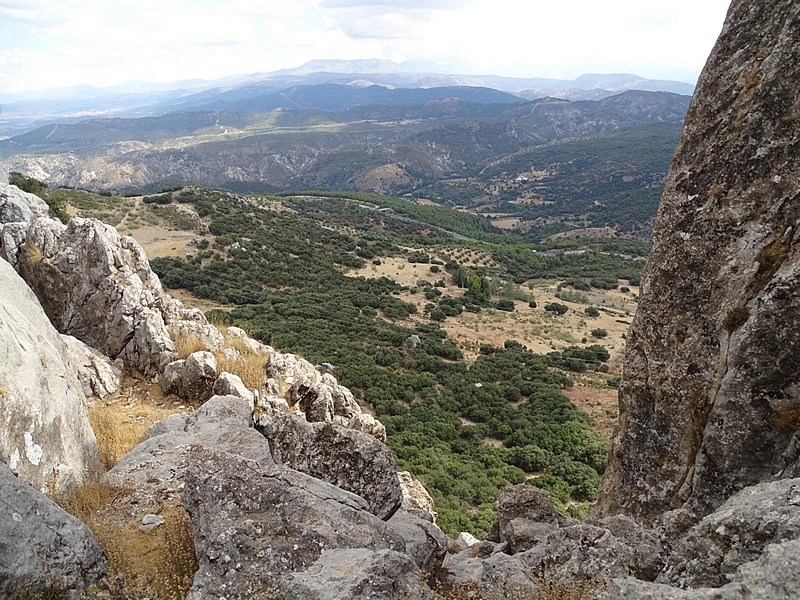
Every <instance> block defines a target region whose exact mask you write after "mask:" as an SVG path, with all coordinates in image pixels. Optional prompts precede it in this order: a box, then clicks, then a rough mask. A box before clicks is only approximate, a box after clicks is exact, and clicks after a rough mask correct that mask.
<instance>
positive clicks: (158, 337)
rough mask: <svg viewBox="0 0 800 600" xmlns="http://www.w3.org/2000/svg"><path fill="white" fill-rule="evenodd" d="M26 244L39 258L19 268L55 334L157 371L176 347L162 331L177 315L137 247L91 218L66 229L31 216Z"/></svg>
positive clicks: (140, 368)
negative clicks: (35, 251)
mask: <svg viewBox="0 0 800 600" xmlns="http://www.w3.org/2000/svg"><path fill="white" fill-rule="evenodd" d="M27 243H28V244H30V245H32V246H33V247H35V248H36V249H37V250H38V252H39V253H40V255H39V256H37V257H36V259H35V260H21V261H20V263H19V271H20V274H21V275H22V276H23V278H24V279H25V280H26V281H27V282H28V285H30V286H31V288H32V289H33V290H34V292H36V295H37V296H38V297H39V298H40V300H41V302H42V306H43V307H44V309H45V312H46V313H47V314H48V316H49V317H50V320H51V321H52V322H53V324H54V325H55V327H56V329H58V330H59V331H60V332H61V333H67V334H69V335H72V336H74V337H76V338H78V339H79V340H81V341H82V342H84V343H86V344H88V345H90V346H92V347H93V348H97V349H98V350H100V351H101V352H102V353H103V354H105V355H106V356H109V357H111V358H112V359H114V358H117V357H121V358H122V359H123V360H124V361H125V363H126V366H128V367H130V368H132V369H135V370H137V371H140V372H143V373H155V372H158V371H160V370H161V369H162V368H163V367H164V365H166V363H167V362H169V360H170V358H171V354H172V352H173V351H174V349H175V346H174V344H173V343H172V340H171V339H170V336H169V333H168V331H167V328H166V324H165V319H167V320H169V318H170V317H171V313H173V312H174V311H175V310H176V306H175V304H174V301H172V299H171V298H169V296H167V295H166V294H164V293H163V291H162V289H161V283H160V282H159V280H158V277H156V275H155V273H153V271H152V270H151V269H150V264H149V263H148V261H147V257H146V256H145V254H144V251H143V250H142V248H141V246H139V244H137V243H136V242H135V241H134V240H133V239H132V238H129V237H120V235H119V234H118V233H117V232H116V230H115V229H114V228H113V227H111V226H109V225H105V224H103V223H101V222H99V221H96V220H94V219H80V218H77V217H76V218H74V219H72V220H71V221H70V223H69V225H68V226H66V227H65V226H63V225H61V223H59V222H58V221H54V220H52V219H43V218H40V219H36V220H35V221H34V222H33V223H31V226H30V228H29V230H28V242H27Z"/></svg>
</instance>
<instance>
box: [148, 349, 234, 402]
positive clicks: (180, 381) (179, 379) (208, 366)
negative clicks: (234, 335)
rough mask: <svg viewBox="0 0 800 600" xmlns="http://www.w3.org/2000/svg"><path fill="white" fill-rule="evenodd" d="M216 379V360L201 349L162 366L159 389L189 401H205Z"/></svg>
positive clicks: (209, 395)
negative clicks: (162, 371)
mask: <svg viewBox="0 0 800 600" xmlns="http://www.w3.org/2000/svg"><path fill="white" fill-rule="evenodd" d="M216 379H217V360H216V359H215V358H214V355H213V354H211V353H210V352H206V351H204V350H201V351H199V352H192V353H191V354H190V355H189V356H187V357H186V358H185V359H182V360H176V361H173V362H171V363H169V364H168V365H167V366H166V367H164V373H163V376H162V377H161V389H162V390H163V391H164V393H165V394H176V395H177V396H178V397H179V398H182V399H184V400H188V401H190V402H205V401H206V400H208V399H209V398H210V397H211V395H212V389H213V386H214V382H215V381H216ZM240 381H241V380H240Z"/></svg>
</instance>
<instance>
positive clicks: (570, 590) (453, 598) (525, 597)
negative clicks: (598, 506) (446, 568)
mask: <svg viewBox="0 0 800 600" xmlns="http://www.w3.org/2000/svg"><path fill="white" fill-rule="evenodd" d="M423 583H425V584H426V585H429V586H430V587H431V588H432V589H433V591H434V592H435V594H436V598H438V599H439V600H483V596H482V595H481V593H480V588H479V586H478V584H477V583H476V582H472V583H468V584H459V585H448V584H446V583H442V582H439V581H434V582H430V575H429V574H427V573H426V574H424V575H423ZM538 585H539V587H538V589H537V591H536V592H534V593H532V594H531V593H530V592H529V591H522V590H513V589H512V590H508V589H506V590H505V592H506V593H507V594H508V595H507V596H506V599H507V600H593V599H594V598H596V597H597V595H598V594H599V592H600V591H601V588H602V583H599V582H598V583H595V584H593V583H592V582H589V581H586V580H584V579H573V580H571V581H569V582H567V583H565V584H562V583H556V582H554V581H553V580H552V579H550V578H548V577H547V576H542V575H540V576H539V582H538ZM408 600H411V598H408Z"/></svg>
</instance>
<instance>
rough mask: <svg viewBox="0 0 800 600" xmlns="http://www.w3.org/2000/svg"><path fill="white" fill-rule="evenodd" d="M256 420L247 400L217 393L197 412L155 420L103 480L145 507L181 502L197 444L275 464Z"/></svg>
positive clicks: (150, 507) (153, 507) (153, 508)
mask: <svg viewBox="0 0 800 600" xmlns="http://www.w3.org/2000/svg"><path fill="white" fill-rule="evenodd" d="M252 424H253V417H252V413H251V409H250V405H249V404H248V402H247V401H246V400H243V399H241V398H236V397H234V396H215V397H213V398H211V399H209V400H208V401H207V402H206V403H205V404H203V406H201V407H200V408H198V409H197V410H195V411H194V412H191V413H186V414H181V415H172V416H171V417H168V418H167V419H164V420H163V421H159V422H157V423H154V424H153V425H152V426H151V427H150V429H149V430H148V431H147V434H146V435H145V440H144V441H143V442H142V443H141V444H139V445H138V446H136V447H135V448H134V449H133V450H131V451H130V452H129V453H128V454H126V455H125V456H124V457H123V458H122V460H120V461H119V463H117V465H116V466H114V468H113V469H111V470H110V471H109V472H108V473H106V475H105V481H106V482H107V483H108V484H110V485H112V486H114V487H118V488H123V489H129V490H133V494H134V496H135V497H136V499H137V500H136V504H138V505H140V507H141V510H143V511H146V512H149V511H151V509H152V511H155V510H157V508H158V505H159V503H160V502H162V501H180V498H181V493H182V490H183V486H184V480H185V476H186V469H187V465H188V461H189V453H190V451H191V449H192V446H193V445H200V446H209V447H212V448H213V447H220V446H222V447H225V448H226V449H227V450H229V451H231V452H237V453H239V454H241V455H243V456H246V457H248V458H250V459H252V460H258V461H267V462H269V463H271V462H272V455H271V454H270V452H269V444H267V442H266V440H265V439H264V437H263V436H262V435H260V434H259V433H258V432H257V431H256V430H255V429H253V427H252ZM144 514H145V512H143V513H142V515H140V518H141V516H144Z"/></svg>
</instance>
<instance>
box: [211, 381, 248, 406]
mask: <svg viewBox="0 0 800 600" xmlns="http://www.w3.org/2000/svg"><path fill="white" fill-rule="evenodd" d="M211 393H212V394H214V395H215V396H236V397H238V398H241V399H243V400H246V401H247V403H248V404H249V405H250V407H251V408H254V406H255V394H254V393H253V391H252V390H250V389H248V388H247V386H246V385H245V384H244V382H243V381H242V378H241V377H239V376H238V375H232V374H231V373H226V372H223V373H220V374H219V377H217V379H216V381H214V385H213V387H212V388H211Z"/></svg>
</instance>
